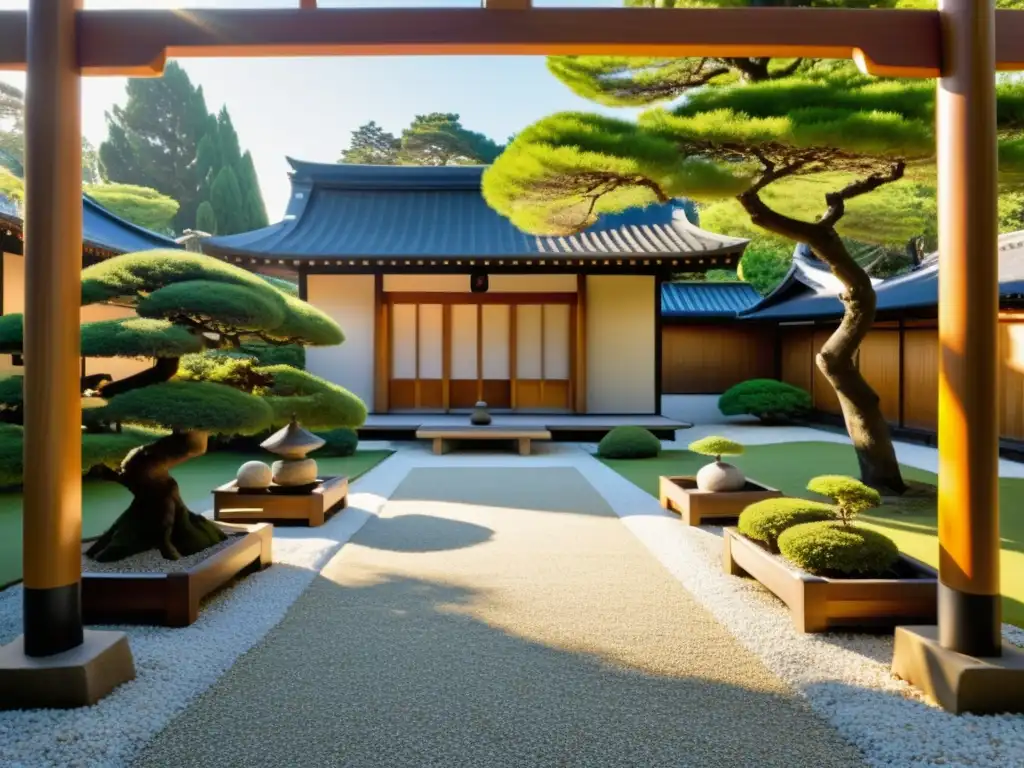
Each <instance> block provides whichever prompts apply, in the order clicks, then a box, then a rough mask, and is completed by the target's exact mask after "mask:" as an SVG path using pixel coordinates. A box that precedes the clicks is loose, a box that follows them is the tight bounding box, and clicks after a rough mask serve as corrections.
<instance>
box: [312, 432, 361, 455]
mask: <svg viewBox="0 0 1024 768" xmlns="http://www.w3.org/2000/svg"><path fill="white" fill-rule="evenodd" d="M316 434H317V435H318V436H320V437H322V438H323V439H324V440H325V442H324V445H323V447H322V448H319V449H317V452H316V454H317V456H351V455H352V454H354V453H355V452H356V448H357V447H358V446H359V435H358V434H356V431H355V430H354V429H348V428H342V429H332V430H328V431H327V432H317V433H316Z"/></svg>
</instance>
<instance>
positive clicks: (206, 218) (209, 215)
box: [196, 200, 217, 235]
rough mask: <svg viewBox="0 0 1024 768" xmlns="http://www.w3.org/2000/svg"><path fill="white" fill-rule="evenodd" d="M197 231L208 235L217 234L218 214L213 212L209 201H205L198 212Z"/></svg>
mask: <svg viewBox="0 0 1024 768" xmlns="http://www.w3.org/2000/svg"><path fill="white" fill-rule="evenodd" d="M196 229H198V230H199V231H200V232H205V233H206V234H208V235H216V234H217V214H215V213H214V212H213V206H212V205H210V201H209V200H203V202H201V203H200V204H199V208H198V209H197V210H196Z"/></svg>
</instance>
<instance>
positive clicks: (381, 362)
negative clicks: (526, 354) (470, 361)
mask: <svg viewBox="0 0 1024 768" xmlns="http://www.w3.org/2000/svg"><path fill="white" fill-rule="evenodd" d="M383 285H384V283H383V275H376V276H375V281H374V291H375V306H376V317H377V330H378V334H377V339H379V340H380V342H381V343H378V344H377V345H376V347H377V349H376V355H375V365H374V368H375V377H376V379H375V384H376V385H375V389H374V391H375V399H376V401H377V402H380V403H383V405H384V407H383V408H382V409H381V408H378V407H377V404H376V402H375V404H374V405H375V410H376V411H377V412H380V413H383V412H387V411H388V410H390V405H391V403H390V398H389V397H388V392H389V390H390V386H391V381H392V374H393V372H394V365H393V361H392V356H393V353H394V346H395V344H394V337H395V331H396V329H395V324H394V319H393V313H394V306H395V305H396V304H411V305H413V306H415V307H416V312H415V317H416V328H415V339H414V342H413V345H414V353H415V369H414V370H415V380H414V381H415V383H414V385H413V387H414V405H413V408H414V409H415V410H420V409H421V408H422V405H421V387H420V314H421V311H420V308H421V306H422V305H424V304H440V305H441V392H442V409H443V410H444V412H445V413H450V412H451V410H452V408H451V381H452V370H451V368H452V307H453V306H455V305H456V304H458V305H472V306H476V308H477V311H476V386H477V389H476V392H477V399H478V400H482V399H483V386H484V376H483V307H484V305H485V304H486V305H504V306H508V308H509V334H508V340H509V347H508V350H509V390H510V391H509V408H510V410H513V411H515V410H516V409H517V392H516V378H517V377H516V369H517V367H518V319H517V318H518V309H519V307H520V306H537V305H539V306H540V311H541V342H540V369H541V378H540V391H541V400H542V402H543V395H544V352H545V347H544V306H545V305H546V304H560V305H565V306H567V307H568V308H569V348H568V350H567V353H568V355H569V360H568V362H569V379H568V394H567V408H568V410H569V411H570V412H577V413H580V412H585V411H586V400H585V390H583V392H584V394H583V395H582V397H583V408H582V410H581V409H580V408H579V403H580V398H581V394H580V391H579V385H578V378H577V377H578V376H580V375H581V374H580V372H581V360H583V361H585V353H582V354H581V352H580V348H581V344H582V345H584V346H585V343H586V333H585V331H584V330H581V327H580V326H581V321H580V316H581V315H582V311H581V307H580V304H581V301H582V300H583V298H582V297H581V296H580V295H579V294H577V293H525V292H523V293H442V292H436V293H435V292H429V291H425V292H409V291H391V292H388V291H384V288H383ZM582 364H583V365H585V362H584V363H582Z"/></svg>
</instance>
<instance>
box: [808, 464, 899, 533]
mask: <svg viewBox="0 0 1024 768" xmlns="http://www.w3.org/2000/svg"><path fill="white" fill-rule="evenodd" d="M807 490H809V491H811V492H812V493H817V494H820V495H821V496H827V497H828V498H830V499H832V501H834V502H835V510H836V515H837V516H838V517H839V519H840V520H842V521H843V522H844V523H846V524H847V525H848V524H849V523H850V521H851V520H852V519H853V518H854V517H856V516H857V515H859V514H860V513H861V512H864V511H865V510H868V509H872V508H874V507H877V506H878V505H880V504H881V503H882V497H881V496H880V495H879V493H878V491H876V490H875V489H874V488H872V487H870V486H868V485H865V484H864V483H862V482H861V481H860V480H857V479H856V478H853V477H848V476H846V475H819V476H818V477H815V478H812V479H811V481H810V482H809V483H807Z"/></svg>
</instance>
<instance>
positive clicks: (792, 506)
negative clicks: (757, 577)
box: [738, 497, 835, 552]
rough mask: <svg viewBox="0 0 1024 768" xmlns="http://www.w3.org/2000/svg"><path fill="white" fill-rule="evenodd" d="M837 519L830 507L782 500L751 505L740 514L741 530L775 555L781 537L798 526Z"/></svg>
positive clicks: (794, 500) (766, 500)
mask: <svg viewBox="0 0 1024 768" xmlns="http://www.w3.org/2000/svg"><path fill="white" fill-rule="evenodd" d="M834 518H835V513H834V512H833V511H832V507H830V506H829V505H828V504H822V503H821V502H820V501H809V500H808V499H792V498H788V497H782V498H778V499H765V500H764V501H758V502H755V503H753V504H751V505H750V506H748V507H747V508H746V509H744V510H743V512H741V513H740V519H739V523H738V528H739V531H740V533H742V534H743V535H744V536H746V537H747V538H748V539H754V540H755V541H760V542H761V543H762V544H764V545H765V546H766V547H768V549H770V550H771V551H773V552H774V551H776V548H777V546H778V540H779V536H780V535H782V533H783V532H784V531H786V530H787V529H789V528H791V527H793V526H794V525H800V524H801V523H811V522H816V521H822V520H832V519H834Z"/></svg>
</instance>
